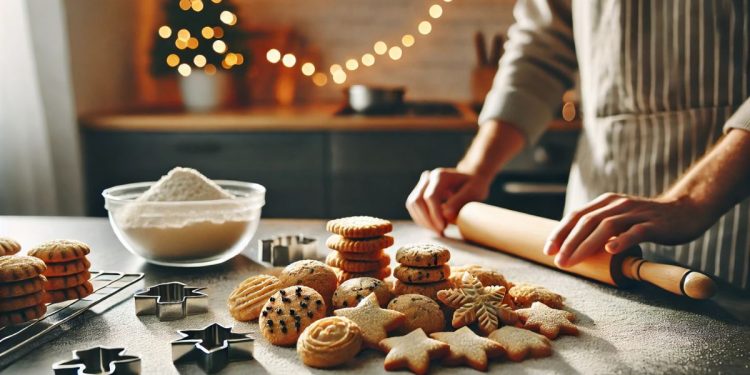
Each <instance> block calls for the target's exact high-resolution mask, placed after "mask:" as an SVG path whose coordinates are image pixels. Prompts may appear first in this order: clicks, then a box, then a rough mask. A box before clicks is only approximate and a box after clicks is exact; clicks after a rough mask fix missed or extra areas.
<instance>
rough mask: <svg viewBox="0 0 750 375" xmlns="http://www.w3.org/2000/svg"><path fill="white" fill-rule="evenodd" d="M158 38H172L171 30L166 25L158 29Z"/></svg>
mask: <svg viewBox="0 0 750 375" xmlns="http://www.w3.org/2000/svg"><path fill="white" fill-rule="evenodd" d="M159 36H160V37H162V38H164V39H167V38H169V37H170V36H172V29H171V28H169V26H167V25H164V26H162V27H160V28H159Z"/></svg>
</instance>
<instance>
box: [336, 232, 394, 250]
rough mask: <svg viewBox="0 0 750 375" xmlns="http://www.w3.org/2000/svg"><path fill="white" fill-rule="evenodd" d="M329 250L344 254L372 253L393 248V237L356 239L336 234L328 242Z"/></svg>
mask: <svg viewBox="0 0 750 375" xmlns="http://www.w3.org/2000/svg"><path fill="white" fill-rule="evenodd" d="M326 246H327V247H328V248H329V249H333V250H338V251H340V252H342V253H371V252H374V251H378V250H382V249H385V248H389V247H391V246H393V237H391V236H380V237H374V238H365V239H354V238H346V237H343V236H340V235H338V234H334V235H332V236H330V237H328V239H327V240H326Z"/></svg>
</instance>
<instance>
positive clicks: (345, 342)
mask: <svg viewBox="0 0 750 375" xmlns="http://www.w3.org/2000/svg"><path fill="white" fill-rule="evenodd" d="M361 348H362V330H361V329H360V328H359V326H358V325H357V323H354V322H353V321H351V320H350V319H348V318H344V317H340V316H331V317H328V318H323V319H320V320H317V321H315V322H313V323H312V324H311V325H310V326H309V327H307V328H305V330H304V331H302V335H301V336H300V337H299V341H297V354H299V357H300V359H301V360H302V363H304V364H306V365H308V366H310V367H317V368H328V367H335V366H339V365H341V364H343V363H345V362H347V361H349V360H350V359H352V358H354V356H355V355H357V353H358V352H359V350H360V349H361Z"/></svg>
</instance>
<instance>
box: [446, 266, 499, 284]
mask: <svg viewBox="0 0 750 375" xmlns="http://www.w3.org/2000/svg"><path fill="white" fill-rule="evenodd" d="M464 272H468V273H470V274H471V275H472V276H474V277H476V278H477V279H478V280H479V282H480V283H482V285H484V286H492V285H497V286H504V287H505V290H508V289H510V287H511V285H510V283H509V282H508V280H506V279H505V276H503V274H501V273H500V272H497V271H495V270H493V269H490V268H486V267H483V266H480V265H477V264H470V265H467V266H456V267H451V276H450V279H451V281H453V283H454V284H458V283H460V282H461V277H463V273H464Z"/></svg>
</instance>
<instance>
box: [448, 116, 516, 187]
mask: <svg viewBox="0 0 750 375" xmlns="http://www.w3.org/2000/svg"><path fill="white" fill-rule="evenodd" d="M525 144H526V140H525V139H524V136H523V133H521V132H520V131H519V130H518V129H516V128H515V127H514V126H513V125H511V124H508V123H504V122H501V121H495V120H490V121H487V122H486V123H484V124H482V125H481V126H480V127H479V132H478V133H477V136H476V137H474V140H473V141H472V142H471V146H469V149H468V150H467V151H466V155H465V156H464V157H463V159H462V160H461V161H460V162H459V163H458V165H457V166H456V169H458V170H459V171H460V172H462V173H467V174H471V175H474V176H477V177H480V178H483V179H486V180H487V181H491V180H492V179H493V178H494V177H495V175H496V174H497V173H498V172H499V171H500V169H501V168H502V167H503V166H504V165H505V164H506V163H507V162H508V161H510V160H511V159H512V158H513V157H514V156H516V155H517V154H518V153H519V152H521V150H522V149H523V147H524V146H525Z"/></svg>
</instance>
